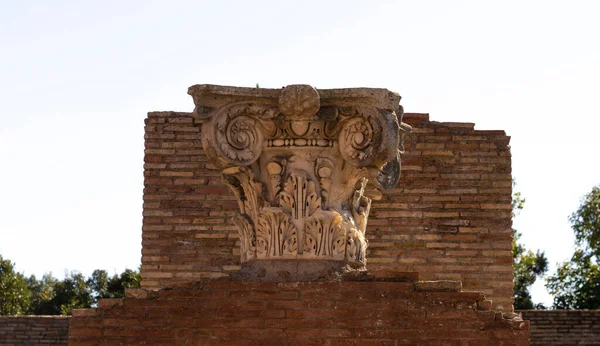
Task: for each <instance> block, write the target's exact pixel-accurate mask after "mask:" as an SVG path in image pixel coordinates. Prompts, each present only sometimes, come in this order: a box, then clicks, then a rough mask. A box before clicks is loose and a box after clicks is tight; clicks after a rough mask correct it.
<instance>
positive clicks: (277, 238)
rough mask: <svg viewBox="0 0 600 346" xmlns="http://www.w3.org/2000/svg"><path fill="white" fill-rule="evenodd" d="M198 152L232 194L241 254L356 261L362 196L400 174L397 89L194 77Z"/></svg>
mask: <svg viewBox="0 0 600 346" xmlns="http://www.w3.org/2000/svg"><path fill="white" fill-rule="evenodd" d="M189 94H190V95H192V97H193V98H194V103H195V105H196V108H195V110H194V117H195V119H196V120H197V121H199V122H200V123H202V142H203V146H204V149H205V151H206V153H207V156H208V157H209V159H210V160H211V161H212V163H213V164H214V165H215V166H216V167H218V169H220V170H221V171H222V178H223V181H224V182H225V183H226V184H227V185H228V186H229V187H230V188H231V190H232V191H233V192H234V194H235V196H236V197H237V199H238V203H239V209H240V212H239V214H238V215H236V216H235V217H234V220H233V221H234V222H235V224H236V225H237V226H238V229H239V234H240V244H241V245H240V248H241V261H242V262H246V261H250V260H271V259H274V260H276V259H297V260H304V259H310V260H314V259H323V260H337V261H343V262H346V263H349V264H352V265H358V266H361V265H364V264H365V263H366V259H365V253H366V248H367V241H366V239H365V231H366V227H367V220H368V217H369V210H370V207H371V200H372V199H377V198H379V197H380V196H381V192H380V190H381V189H385V188H391V187H394V186H395V185H396V184H397V182H398V179H399V177H400V154H401V153H402V152H403V147H402V143H403V138H404V136H405V135H406V134H407V133H408V132H410V126H408V125H406V124H404V123H402V114H403V111H402V107H401V106H400V105H399V101H400V96H399V95H398V94H395V93H392V92H390V91H388V90H385V89H366V88H359V89H331V90H317V89H314V88H313V87H311V86H309V85H290V86H287V87H285V88H283V89H259V88H256V89H255V88H236V87H223V86H214V85H196V86H193V87H191V88H190V89H189Z"/></svg>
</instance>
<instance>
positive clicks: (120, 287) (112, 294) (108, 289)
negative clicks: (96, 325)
mask: <svg viewBox="0 0 600 346" xmlns="http://www.w3.org/2000/svg"><path fill="white" fill-rule="evenodd" d="M140 281H141V276H140V273H139V271H134V270H131V269H125V271H124V272H122V273H121V274H120V275H117V274H115V275H113V276H112V277H109V276H108V273H107V272H106V270H100V269H96V270H94V272H93V273H92V276H91V277H90V278H89V279H88V285H89V286H90V288H92V290H93V292H94V304H96V303H97V302H98V299H102V298H122V297H124V296H125V289H126V288H139V287H140Z"/></svg>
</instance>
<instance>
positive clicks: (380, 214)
mask: <svg viewBox="0 0 600 346" xmlns="http://www.w3.org/2000/svg"><path fill="white" fill-rule="evenodd" d="M404 121H405V122H406V123H408V124H410V125H412V126H413V133H412V134H411V135H410V136H409V137H408V138H407V141H406V154H405V155H403V158H402V165H403V167H402V176H401V179H400V183H399V184H398V186H397V187H396V188H395V189H392V190H389V191H387V192H386V194H385V196H384V197H383V199H382V200H381V201H375V202H373V204H372V210H371V216H370V218H369V222H368V230H367V238H368V240H369V250H368V251H369V252H368V255H367V258H368V268H371V269H378V268H393V269H394V270H401V271H418V272H419V273H420V275H421V279H423V280H430V279H435V280H440V279H449V280H461V281H462V282H463V285H464V289H465V290H475V291H481V292H484V293H485V294H486V296H487V297H489V298H490V299H492V300H493V301H494V303H495V305H496V306H497V307H501V308H503V309H505V310H510V309H511V308H512V305H511V304H512V254H511V231H510V229H511V174H510V173H511V166H510V162H511V161H510V150H509V145H508V143H509V137H508V136H506V134H505V133H504V132H503V131H479V130H474V129H473V126H474V125H473V124H468V123H438V122H432V121H430V120H429V117H428V115H426V114H406V115H405V117H404ZM145 138H146V151H145V154H146V155H145V171H144V176H145V189H144V223H143V240H142V242H143V250H142V279H143V280H142V287H144V288H161V287H169V286H172V285H175V284H181V283H185V282H190V281H196V280H199V279H201V278H216V277H220V276H224V275H227V273H231V272H233V271H237V270H238V269H239V244H237V242H238V235H237V229H236V227H235V226H234V225H233V224H232V223H231V222H230V219H231V217H232V216H233V215H234V214H235V213H236V212H237V210H238V207H237V202H236V201H235V198H234V196H233V194H232V193H231V192H230V191H229V189H228V188H227V187H225V186H224V185H223V184H222V183H221V180H220V177H219V172H217V171H214V170H212V169H211V165H210V164H209V163H208V162H207V159H206V156H205V155H204V151H203V150H202V143H201V135H200V127H199V125H195V124H193V119H192V117H191V114H190V113H177V112H153V113H149V115H148V118H147V119H146V134H145Z"/></svg>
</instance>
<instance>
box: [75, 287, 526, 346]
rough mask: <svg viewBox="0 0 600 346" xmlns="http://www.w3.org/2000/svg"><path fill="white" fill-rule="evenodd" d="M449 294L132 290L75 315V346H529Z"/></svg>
mask: <svg viewBox="0 0 600 346" xmlns="http://www.w3.org/2000/svg"><path fill="white" fill-rule="evenodd" d="M441 286H442V287H441V288H440V287H435V286H434V285H419V284H413V283H412V282H377V281H375V282H348V281H345V282H300V283H299V282H279V283H278V282H240V281H237V282H236V281H230V280H222V281H220V280H207V281H204V282H198V283H195V284H189V285H187V286H186V287H178V288H174V289H164V290H161V291H158V292H156V291H146V290H133V291H130V292H128V294H127V295H128V298H126V299H124V300H122V299H111V300H104V301H101V302H100V306H99V308H98V309H85V310H75V311H74V312H73V318H72V319H71V328H70V330H69V345H97V344H103V345H105V344H106V345H117V344H125V345H134V344H141V343H144V344H145V345H446V346H480V345H484V344H485V345H487V346H500V345H512V346H528V345H529V325H528V323H527V322H526V321H519V320H513V319H508V318H507V317H510V316H506V315H503V314H502V313H499V312H495V311H491V310H488V309H489V308H490V304H489V301H485V300H484V297H483V295H482V294H481V293H475V292H471V293H465V292H459V288H457V287H456V286H454V287H448V286H445V285H441ZM132 293H133V294H132Z"/></svg>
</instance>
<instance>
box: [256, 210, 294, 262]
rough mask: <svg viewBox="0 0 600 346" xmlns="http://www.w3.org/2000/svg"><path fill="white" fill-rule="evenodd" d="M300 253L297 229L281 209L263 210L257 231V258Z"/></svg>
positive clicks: (259, 217)
mask: <svg viewBox="0 0 600 346" xmlns="http://www.w3.org/2000/svg"><path fill="white" fill-rule="evenodd" d="M297 251H298V238H297V232H296V227H295V226H294V224H293V223H291V222H290V220H289V217H288V215H286V214H285V213H284V212H283V211H282V210H281V209H279V208H270V207H267V208H263V210H262V212H261V213H260V215H259V216H258V227H257V229H256V256H257V258H268V257H288V256H294V255H296V254H297Z"/></svg>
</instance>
